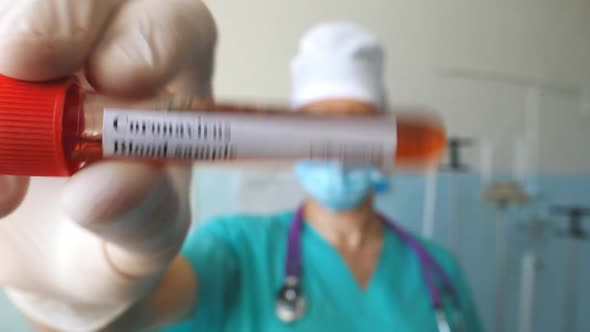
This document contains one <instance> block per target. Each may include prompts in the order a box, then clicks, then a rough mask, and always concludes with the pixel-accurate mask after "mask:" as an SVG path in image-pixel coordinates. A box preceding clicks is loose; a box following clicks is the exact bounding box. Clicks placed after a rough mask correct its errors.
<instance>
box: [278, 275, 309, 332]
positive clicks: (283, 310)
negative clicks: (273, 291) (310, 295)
mask: <svg viewBox="0 0 590 332" xmlns="http://www.w3.org/2000/svg"><path fill="white" fill-rule="evenodd" d="M305 309H306V302H305V298H304V296H303V293H302V291H301V287H300V286H299V280H297V278H293V277H291V278H287V281H286V283H285V285H284V286H283V287H282V288H281V289H280V290H279V292H278V294H277V300H276V303H275V310H276V315H277V317H278V318H279V319H280V320H281V321H282V322H284V323H291V322H294V321H296V320H298V319H300V318H301V317H303V315H304V314H305Z"/></svg>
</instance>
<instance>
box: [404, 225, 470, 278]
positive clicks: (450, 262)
mask: <svg viewBox="0 0 590 332" xmlns="http://www.w3.org/2000/svg"><path fill="white" fill-rule="evenodd" d="M414 236H415V238H416V239H417V240H418V242H419V243H420V244H421V245H422V246H423V247H424V248H425V249H426V250H427V251H428V253H429V254H430V255H431V256H432V257H433V258H434V260H436V262H438V264H440V265H441V266H442V268H443V269H444V270H445V272H446V273H447V274H448V275H449V276H450V277H451V278H455V277H458V276H460V275H461V274H462V269H461V266H460V264H459V260H458V259H457V257H455V255H453V254H452V253H451V252H450V251H449V250H448V249H446V248H444V247H443V246H441V245H440V244H438V243H436V242H434V241H432V240H428V239H425V238H423V237H421V236H416V235H414Z"/></svg>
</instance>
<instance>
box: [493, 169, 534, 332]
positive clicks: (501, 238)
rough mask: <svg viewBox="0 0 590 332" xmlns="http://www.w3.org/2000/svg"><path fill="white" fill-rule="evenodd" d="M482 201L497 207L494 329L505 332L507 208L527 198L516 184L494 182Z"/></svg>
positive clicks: (496, 331)
mask: <svg viewBox="0 0 590 332" xmlns="http://www.w3.org/2000/svg"><path fill="white" fill-rule="evenodd" d="M484 200H485V201H487V202H490V203H493V204H495V205H496V207H497V211H498V212H497V217H496V299H495V300H496V301H495V308H496V310H495V311H496V327H495V329H494V331H495V332H504V331H505V319H504V312H505V309H506V307H505V304H506V291H507V289H506V286H507V278H508V272H509V271H508V207H509V205H510V204H511V203H516V204H524V203H525V202H527V200H528V197H527V196H526V194H525V193H524V192H523V190H522V189H521V187H520V185H519V184H518V183H516V182H512V181H507V182H496V183H492V184H491V185H489V186H488V187H487V188H486V190H485V192H484Z"/></svg>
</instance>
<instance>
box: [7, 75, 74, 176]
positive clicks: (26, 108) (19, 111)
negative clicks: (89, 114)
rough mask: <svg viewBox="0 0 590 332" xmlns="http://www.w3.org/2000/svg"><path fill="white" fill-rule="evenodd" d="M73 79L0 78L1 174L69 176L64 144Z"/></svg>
mask: <svg viewBox="0 0 590 332" xmlns="http://www.w3.org/2000/svg"><path fill="white" fill-rule="evenodd" d="M75 83H76V82H75V80H74V79H64V80H60V81H53V82H47V83H31V82H24V81H19V80H15V79H12V78H8V77H5V76H2V75H0V175H20V176H27V175H33V176H66V175H69V174H70V171H69V169H68V164H67V161H66V158H65V153H64V147H63V142H62V140H63V139H62V123H63V113H64V105H65V102H66V97H67V94H68V91H69V90H70V88H71V87H73V86H74V84H75Z"/></svg>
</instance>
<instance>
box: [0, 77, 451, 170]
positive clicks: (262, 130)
mask: <svg viewBox="0 0 590 332" xmlns="http://www.w3.org/2000/svg"><path fill="white" fill-rule="evenodd" d="M445 146H446V133H445V130H444V126H443V125H442V123H441V121H440V120H439V119H438V118H437V117H435V116H432V115H430V114H427V113H417V112H415V111H412V112H406V113H403V112H402V113H398V114H392V113H389V114H388V113H386V112H382V113H380V114H372V115H369V114H366V115H360V114H335V112H329V113H321V114H320V113H313V114H309V113H306V112H289V109H288V108H272V107H271V108H264V107H259V106H256V105H241V104H221V103H217V102H214V101H212V100H205V99H202V98H196V97H178V96H171V97H164V98H156V99H152V100H147V101H141V102H131V101H123V100H111V99H109V98H106V97H104V96H101V95H98V94H95V93H93V92H88V91H84V90H83V89H82V88H81V87H80V86H79V84H78V83H77V81H76V79H74V78H67V79H63V80H59V81H54V82H43V83H31V82H24V81H19V80H14V79H11V78H7V77H3V76H0V174H4V175H23V176H70V175H72V174H74V173H76V172H77V171H79V170H80V169H81V168H83V167H84V166H85V165H88V164H91V163H94V162H97V161H99V160H104V159H133V160H145V161H154V162H164V161H206V162H209V161H210V162H226V161H236V160H237V161H240V160H241V161H252V160H254V161H258V160H289V161H292V160H296V159H320V160H326V159H330V160H334V159H337V160H342V161H348V162H352V163H357V162H362V163H367V162H370V163H373V164H376V165H378V166H380V167H382V168H384V169H388V168H395V169H424V168H432V167H436V165H438V163H439V162H440V160H441V159H442V156H443V154H444V149H445Z"/></svg>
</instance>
